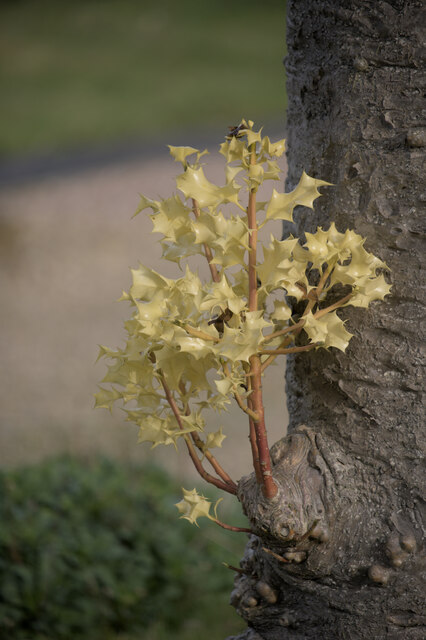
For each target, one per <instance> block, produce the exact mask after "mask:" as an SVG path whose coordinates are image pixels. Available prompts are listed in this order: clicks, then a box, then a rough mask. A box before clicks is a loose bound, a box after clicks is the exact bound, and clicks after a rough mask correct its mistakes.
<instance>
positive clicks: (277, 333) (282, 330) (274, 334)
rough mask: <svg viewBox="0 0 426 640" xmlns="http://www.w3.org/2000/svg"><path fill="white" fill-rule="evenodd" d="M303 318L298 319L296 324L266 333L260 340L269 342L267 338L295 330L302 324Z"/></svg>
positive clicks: (270, 338)
mask: <svg viewBox="0 0 426 640" xmlns="http://www.w3.org/2000/svg"><path fill="white" fill-rule="evenodd" d="M303 323H304V320H299V322H296V324H293V325H291V326H290V327H286V328H285V329H280V330H279V331H274V333H269V334H268V335H266V336H265V337H264V338H263V340H262V342H269V340H273V339H274V338H279V337H280V336H284V335H286V333H290V332H291V331H297V330H298V329H299V328H301V327H302V326H303Z"/></svg>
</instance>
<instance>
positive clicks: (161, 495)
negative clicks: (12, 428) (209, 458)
mask: <svg viewBox="0 0 426 640" xmlns="http://www.w3.org/2000/svg"><path fill="white" fill-rule="evenodd" d="M179 493H180V488H179V487H178V486H177V485H176V483H175V482H173V481H172V480H171V479H170V478H169V477H167V476H166V475H165V473H164V472H163V471H162V470H160V469H158V468H153V467H143V468H141V467H138V468H126V467H124V466H123V465H122V464H120V463H116V462H110V461H106V460H99V461H96V462H91V463H87V462H81V461H76V460H72V459H68V458H61V459H57V460H51V461H48V462H45V463H42V464H40V465H38V466H35V467H30V468H25V469H18V470H15V471H8V472H3V473H1V474H0V496H1V497H0V637H1V638H7V639H8V640H9V639H12V638H14V639H15V638H16V639H17V640H18V639H19V640H21V639H22V640H24V639H25V640H42V639H43V640H44V639H52V640H61V639H66V640H70V639H71V638H78V639H79V640H84V639H85V638H88V639H89V638H90V640H96V639H97V638H103V639H104V638H106V637H113V635H114V634H117V635H119V634H129V633H130V634H135V633H139V632H140V633H142V632H143V633H144V635H143V636H140V637H143V638H147V637H148V636H147V635H146V634H147V633H148V631H149V629H151V628H153V629H154V628H158V624H159V623H158V621H159V619H161V621H162V622H161V628H162V629H164V630H165V636H164V637H173V638H176V637H177V635H176V632H177V630H178V629H179V628H182V627H183V626H184V625H185V624H186V623H187V622H188V619H189V618H191V616H194V612H195V617H196V616H197V615H199V613H200V611H201V615H202V609H203V606H204V605H205V602H203V597H204V596H203V594H204V593H205V594H209V597H210V598H212V597H213V598H214V597H215V595H220V594H225V593H226V594H229V591H230V588H231V585H232V577H233V576H232V574H231V572H230V571H227V570H226V569H225V568H224V567H223V566H222V565H221V563H222V561H223V560H230V558H229V545H231V546H232V545H234V546H233V549H232V548H231V553H232V551H234V552H235V554H238V553H239V552H240V551H241V546H242V544H244V539H243V538H244V536H236V537H233V536H232V534H231V536H230V535H229V534H227V533H226V532H222V531H221V530H219V531H218V532H217V534H215V535H217V536H218V537H217V538H216V539H215V540H211V539H210V540H209V539H208V538H207V537H206V533H203V534H202V535H200V533H199V532H197V530H196V528H195V527H191V526H189V525H188V524H187V523H185V522H179V521H178V520H177V513H176V510H175V508H174V507H173V502H176V500H177V499H178V497H179ZM237 538H238V540H237ZM225 540H226V542H225V544H226V545H227V547H228V551H224V549H223V548H222V546H221V543H222V542H223V541H225ZM232 560H234V561H235V559H234V557H233V558H232V559H231V561H232ZM226 597H228V595H227V596H226ZM219 599H220V598H219ZM215 609H216V614H215V615H216V617H217V607H215ZM197 612H198V613H197ZM226 615H229V614H226V613H225V618H226ZM167 630H169V631H170V635H169V634H168V633H167ZM171 630H173V635H172V634H171ZM232 630H233V629H227V631H228V632H229V631H232ZM154 635H155V634H154ZM126 637H127V636H126ZM150 637H151V636H150ZM155 637H156V638H157V637H159V636H158V635H155ZM161 637H163V636H161ZM186 637H189V636H187V635H185V638H186Z"/></svg>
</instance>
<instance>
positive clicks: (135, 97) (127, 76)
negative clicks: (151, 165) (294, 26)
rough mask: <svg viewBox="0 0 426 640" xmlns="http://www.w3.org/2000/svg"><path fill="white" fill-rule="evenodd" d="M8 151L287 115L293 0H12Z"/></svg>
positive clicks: (5, 6)
mask: <svg viewBox="0 0 426 640" xmlns="http://www.w3.org/2000/svg"><path fill="white" fill-rule="evenodd" d="M0 25H1V26H0V43H1V44H0V58H1V60H2V62H1V64H0V87H1V92H2V100H1V104H0V121H1V123H2V125H1V127H0V154H1V155H3V156H5V155H6V156H7V155H13V154H18V153H28V152H35V151H46V150H49V151H54V150H58V149H63V148H72V147H76V146H77V147H78V146H82V145H86V144H93V143H97V142H99V141H114V140H119V139H123V138H124V139H126V138H130V137H132V136H140V137H146V136H156V135H158V134H160V133H163V132H168V131H172V130H181V129H187V128H201V127H212V126H214V125H218V124H220V125H221V126H222V127H223V126H224V125H226V126H227V125H231V124H234V123H237V122H238V121H239V120H240V119H241V117H249V118H252V119H254V120H261V121H262V122H265V121H268V120H274V119H278V118H279V117H283V114H284V112H285V83H284V69H283V66H282V58H283V55H284V53H285V33H284V28H285V1H284V0H265V1H264V2H263V3H261V4H260V3H259V2H257V1H255V0H232V2H227V1H226V0H215V2H209V3H207V2H206V3H203V2H199V1H197V0H180V1H179V2H175V1H174V0H163V1H162V2H159V1H158V0H143V2H140V1H139V0H104V1H102V2H100V1H99V0H74V1H73V2H72V3H71V2H70V3H68V2H66V3H65V2H55V0H9V1H8V2H3V3H1V5H0Z"/></svg>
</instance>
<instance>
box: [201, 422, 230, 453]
mask: <svg viewBox="0 0 426 640" xmlns="http://www.w3.org/2000/svg"><path fill="white" fill-rule="evenodd" d="M225 438H226V436H225V435H224V433H223V427H220V429H219V430H218V431H214V432H211V433H208V434H207V436H206V442H205V445H204V446H205V448H206V449H213V448H214V447H222V442H223V441H224V440H225Z"/></svg>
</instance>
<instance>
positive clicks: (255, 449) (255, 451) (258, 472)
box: [249, 418, 262, 484]
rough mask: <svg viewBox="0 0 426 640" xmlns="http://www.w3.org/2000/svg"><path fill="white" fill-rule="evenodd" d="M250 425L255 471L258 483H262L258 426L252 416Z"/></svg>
mask: <svg viewBox="0 0 426 640" xmlns="http://www.w3.org/2000/svg"><path fill="white" fill-rule="evenodd" d="M249 426H250V431H249V440H250V445H251V452H252V456H253V468H254V473H255V475H256V480H257V482H258V484H262V471H261V467H260V459H259V449H258V446H257V438H256V427H255V425H254V421H253V419H252V418H249Z"/></svg>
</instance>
